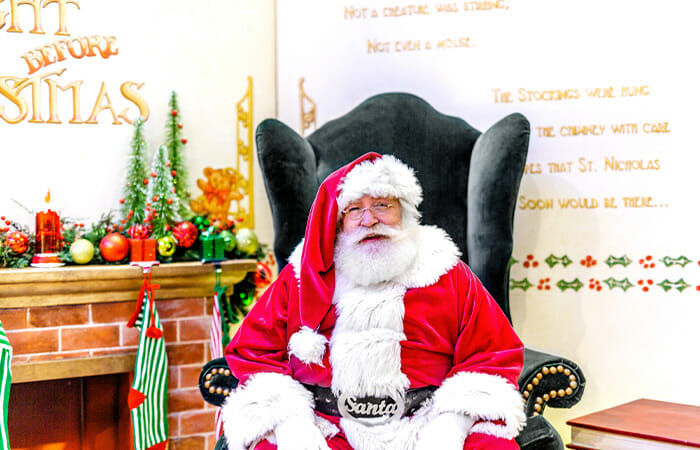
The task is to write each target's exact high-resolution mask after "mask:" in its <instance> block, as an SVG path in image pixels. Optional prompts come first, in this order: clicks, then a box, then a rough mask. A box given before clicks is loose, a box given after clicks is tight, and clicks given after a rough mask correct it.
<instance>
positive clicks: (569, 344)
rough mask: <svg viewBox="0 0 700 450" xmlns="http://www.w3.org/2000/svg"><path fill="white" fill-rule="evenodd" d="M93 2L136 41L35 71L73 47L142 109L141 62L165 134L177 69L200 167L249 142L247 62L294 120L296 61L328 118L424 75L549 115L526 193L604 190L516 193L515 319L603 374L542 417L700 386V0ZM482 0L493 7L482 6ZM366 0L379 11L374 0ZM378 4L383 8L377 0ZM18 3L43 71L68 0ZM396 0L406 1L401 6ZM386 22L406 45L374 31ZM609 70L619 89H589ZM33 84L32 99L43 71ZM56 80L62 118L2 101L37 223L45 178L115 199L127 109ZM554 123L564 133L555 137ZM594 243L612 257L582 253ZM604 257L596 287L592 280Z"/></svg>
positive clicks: (261, 216)
mask: <svg viewBox="0 0 700 450" xmlns="http://www.w3.org/2000/svg"><path fill="white" fill-rule="evenodd" d="M79 4H80V9H79V10H78V9H77V8H75V7H74V6H72V5H70V4H69V5H68V10H67V24H68V31H69V33H70V34H71V36H70V37H69V39H71V38H75V37H81V36H90V35H99V36H115V38H116V43H117V46H118V48H119V54H118V55H112V56H109V57H108V58H106V59H105V58H102V57H100V56H95V57H85V58H81V59H76V58H69V59H67V60H66V61H63V62H57V63H54V64H52V65H50V66H48V67H45V68H43V69H40V70H39V71H38V72H37V74H39V75H42V74H47V73H49V72H51V71H53V70H57V69H64V68H65V72H64V73H63V74H62V75H61V76H60V77H58V76H56V75H53V76H52V78H53V79H55V80H57V81H58V82H60V84H63V85H66V84H68V83H70V82H73V81H83V83H82V87H81V98H80V104H81V114H82V118H83V120H86V119H87V117H88V116H89V115H90V112H91V110H92V108H93V105H94V102H95V99H96V97H97V93H98V92H99V89H100V85H101V83H102V82H105V83H106V86H107V89H108V94H109V97H110V100H111V102H112V104H113V105H114V108H115V109H116V111H117V113H119V112H120V111H121V110H122V109H123V108H126V107H129V111H128V113H127V114H128V115H133V114H134V113H135V110H136V106H135V105H134V104H133V103H132V102H129V101H128V100H126V99H124V97H123V96H122V95H121V94H120V91H119V87H120V85H121V84H122V83H124V82H126V81H132V82H135V83H143V87H142V88H141V89H140V90H139V93H140V95H141V96H142V97H143V99H144V101H145V102H146V103H147V104H148V106H149V108H150V113H151V115H150V118H149V120H148V122H147V124H146V133H147V139H148V142H149V144H150V146H151V150H154V149H155V147H156V146H157V145H158V144H159V143H160V142H161V141H162V139H163V136H164V132H163V128H164V123H165V119H166V114H167V113H168V111H167V100H168V96H169V94H170V91H171V90H175V91H176V92H177V93H178V94H179V101H180V107H181V114H182V122H183V124H184V126H185V128H184V131H185V134H186V137H187V138H188V141H189V143H188V146H187V162H188V165H189V167H190V183H191V186H194V183H195V180H196V178H199V177H201V173H202V169H203V168H204V167H206V166H212V167H225V166H229V165H232V164H234V155H235V109H234V108H235V104H236V103H237V102H238V101H239V100H240V98H241V97H242V96H243V95H244V93H245V89H246V79H247V76H252V77H253V80H254V85H255V87H254V100H255V103H254V108H255V115H254V126H255V125H257V124H258V123H259V122H260V121H261V120H262V119H264V118H265V117H271V116H275V114H276V110H275V108H276V107H275V104H276V102H277V103H278V105H279V112H278V114H277V115H278V117H279V118H280V119H281V120H283V121H285V122H286V123H288V124H289V125H290V126H292V127H294V128H296V129H299V121H300V117H299V87H298V83H299V79H300V78H301V77H304V78H305V79H306V82H305V85H304V87H305V90H306V92H307V93H308V95H309V96H310V97H311V98H312V99H313V100H314V101H315V102H316V103H317V123H318V124H319V125H321V124H323V123H324V122H326V121H327V120H330V119H332V118H334V117H337V116H339V115H341V114H343V113H345V112H346V111H347V110H349V109H350V108H351V107H353V106H355V105H356V104H358V103H359V102H360V101H362V100H363V99H365V98H366V97H368V96H370V95H372V94H374V93H378V92H382V91H396V90H405V91H410V92H413V93H416V94H418V95H421V96H423V97H424V98H426V99H427V100H428V101H429V102H431V103H432V104H433V105H434V106H435V107H436V108H438V109H439V110H441V111H443V112H445V113H449V114H453V115H458V116H461V117H463V118H465V119H466V120H467V121H469V122H470V123H471V124H473V125H474V126H476V127H477V128H479V129H482V130H483V129H486V128H487V127H488V126H489V125H490V124H491V123H493V122H494V121H495V120H497V119H498V118H500V117H502V116H504V115H506V114H508V113H510V112H512V111H521V112H523V113H524V114H525V115H526V116H527V117H528V118H529V119H530V121H531V124H532V130H533V133H532V138H531V141H530V154H529V162H530V163H531V164H532V165H533V166H532V167H533V170H535V171H536V167H537V165H538V164H539V166H540V168H541V169H542V173H532V174H528V175H526V176H525V178H524V180H523V184H522V190H521V194H522V195H523V196H524V199H525V200H527V199H534V200H537V199H543V200H544V199H549V198H552V199H553V201H554V204H558V203H557V200H558V199H566V198H576V199H578V198H588V199H593V198H595V199H597V200H598V201H599V206H598V207H597V208H593V209H575V210H569V209H566V210H565V209H561V208H559V207H553V208H552V209H551V210H529V209H520V208H519V209H518V211H517V213H516V236H515V237H516V248H515V252H514V257H515V258H516V259H517V260H518V261H519V262H518V263H517V264H515V265H514V266H513V270H512V277H513V279H514V280H522V279H523V278H527V279H528V280H529V281H530V282H531V283H532V284H534V286H533V287H531V288H530V289H528V290H527V291H525V292H523V291H521V290H518V289H515V290H513V291H512V301H511V306H512V309H513V319H514V323H515V327H516V331H517V332H518V333H519V334H520V336H521V337H522V338H523V340H524V341H525V342H526V343H527V344H528V345H530V346H534V347H538V348H541V349H544V350H548V351H552V352H558V353H561V354H564V355H566V356H568V357H570V358H571V359H573V360H575V361H576V362H578V363H579V364H580V365H581V366H582V367H583V369H584V371H585V373H586V375H587V377H588V384H587V387H586V394H585V395H584V397H583V400H582V401H581V403H580V404H579V405H578V406H576V407H574V408H572V409H570V410H564V411H557V410H551V409H550V410H548V412H547V414H546V415H547V417H549V418H550V420H553V422H554V423H555V425H556V426H557V427H558V428H559V430H560V432H562V434H563V435H564V436H565V438H566V437H568V428H567V427H566V426H565V424H564V422H565V421H566V420H567V419H568V418H571V417H574V416H578V415H582V414H585V413H587V412H590V411H593V410H597V409H601V408H604V407H608V406H612V405H614V404H618V403H622V402H624V401H627V400H631V399H634V398H638V397H649V398H655V399H661V400H668V401H676V402H684V403H692V404H700V390H698V389H694V388H693V387H692V380H690V383H687V382H679V381H678V380H685V379H686V378H687V377H688V374H694V373H697V372H698V371H699V370H700V361H699V360H698V358H696V357H694V355H695V353H697V352H696V350H695V347H697V344H698V343H699V342H700V334H699V331H698V327H697V317H698V316H699V313H700V302H698V301H697V299H698V291H697V290H696V289H697V288H696V286H698V285H700V267H699V266H698V260H700V245H698V240H697V239H696V238H695V234H696V233H695V225H696V222H697V220H696V218H697V213H696V212H695V211H696V208H697V202H696V200H695V192H696V191H697V185H698V177H697V176H696V175H695V168H696V167H697V166H698V156H697V155H698V154H699V153H698V152H697V144H696V142H695V139H694V134H695V128H696V127H695V123H694V122H695V121H696V119H697V113H696V112H695V109H696V105H697V104H698V103H699V100H700V98H698V96H699V94H698V92H699V91H698V90H697V89H695V84H696V80H698V79H699V78H700V77H699V76H698V75H700V74H699V73H698V71H699V69H698V65H697V64H696V63H695V59H697V58H696V57H695V55H696V53H697V51H696V49H695V47H694V46H695V43H697V42H699V41H700V40H699V37H700V36H698V33H699V31H698V29H697V27H696V26H695V23H694V22H693V21H694V20H695V18H696V17H697V13H698V11H697V8H698V7H697V6H695V5H694V4H693V5H690V4H689V2H681V1H680V0H672V1H669V2H666V3H664V4H660V3H658V2H651V1H648V0H644V1H631V0H623V1H618V2H614V3H611V2H605V1H602V0H595V1H586V2H582V1H572V2H558V1H554V0H536V1H530V2H524V1H518V0H500V1H490V2H471V1H468V2H463V1H460V2H432V3H429V4H425V7H426V8H425V9H424V10H422V11H423V12H425V11H427V12H428V14H420V12H421V11H419V10H418V8H415V7H416V6H419V5H418V4H413V6H414V9H413V10H411V9H410V8H408V7H409V6H411V4H410V2H406V1H391V2H390V1H384V0H382V1H379V2H377V1H373V2H369V1H357V2H335V1H319V0H297V1H295V2H292V1H279V2H278V4H277V7H276V8H275V5H274V2H273V0H265V1H257V2H243V1H239V0H234V1H227V2H222V1H215V0H205V1H200V2H185V1H182V0H176V1H165V0H152V1H148V2H137V1H135V0H125V1H121V2H89V1H86V0H79ZM439 4H440V5H448V6H450V8H446V9H445V11H447V10H451V9H453V8H452V6H454V9H455V12H441V13H439V12H438V11H437V5H439ZM484 4H490V5H496V6H498V8H497V9H493V10H475V8H476V6H478V5H482V6H483V5H484ZM465 7H466V9H465ZM363 8H366V13H369V16H367V15H366V16H364V17H363V15H362V9H363ZM384 8H398V9H389V10H386V11H385V9H384ZM402 8H406V9H402ZM373 9H376V10H377V11H378V14H377V17H376V18H372V17H371V13H372V10H373ZM9 11H10V1H9V0H7V1H5V2H0V17H3V13H5V12H9ZM19 11H20V25H21V28H22V29H23V31H24V32H23V33H11V32H8V29H9V28H10V20H11V18H10V17H9V15H6V16H5V20H6V22H7V23H6V24H5V26H4V27H3V28H0V48H1V49H2V52H1V53H0V68H1V69H0V77H16V78H26V77H27V76H28V66H27V65H26V63H25V62H24V60H22V58H21V56H22V55H23V54H25V53H26V52H28V51H30V50H33V49H35V48H37V47H40V46H42V45H44V44H50V43H51V42H55V41H57V40H59V39H63V38H62V37H60V36H56V35H54V34H53V33H54V32H55V30H56V29H57V28H58V19H57V14H56V12H57V11H56V5H55V4H51V5H47V7H46V8H44V10H43V11H44V12H43V13H42V17H43V28H44V30H45V32H46V34H43V35H40V34H31V33H29V30H31V29H32V27H33V24H32V14H31V10H29V9H28V7H27V6H21V7H20V8H19ZM412 11H413V12H418V14H409V13H411V12H412ZM401 12H406V13H407V14H404V15H397V14H401ZM387 14H388V15H387ZM276 19H277V27H278V28H277V43H276V41H275V20H276ZM0 23H2V21H1V20H0ZM466 38H469V39H468V40H467V39H466ZM447 39H452V42H453V43H454V42H457V43H459V42H460V41H461V42H462V43H465V42H468V44H469V46H468V47H452V48H443V49H439V50H438V49H437V48H436V46H437V43H438V42H439V41H445V40H447ZM406 41H421V44H419V45H418V46H416V45H415V44H412V45H413V47H412V48H419V50H413V51H402V52H398V51H397V49H402V48H403V49H406V48H410V47H411V45H409V47H402V43H405V42H406ZM385 42H388V43H389V45H388V46H384V45H379V44H383V43H385ZM397 42H399V44H397ZM426 42H431V46H432V49H431V50H426V45H425V44H426ZM370 44H371V45H370ZM275 45H277V49H275ZM397 45H398V47H397ZM380 48H381V49H386V50H387V51H386V52H379V51H378V49H380ZM275 51H277V53H278V55H279V59H278V61H277V65H275ZM276 80H278V82H277V83H276ZM6 83H7V82H6ZM9 83H10V85H11V86H14V84H13V83H14V82H13V81H10V82H9ZM44 83H45V82H44ZM634 86H636V87H644V86H646V87H647V88H646V89H645V90H643V91H642V93H648V95H641V96H637V97H627V98H623V97H622V88H623V87H634ZM610 87H612V88H613V89H612V90H611V91H608V92H610V93H612V94H613V95H615V98H593V97H588V96H587V94H586V91H587V90H588V89H595V88H610ZM521 88H523V89H527V90H535V91H551V90H566V89H577V90H578V91H579V93H580V94H581V98H578V99H573V100H560V101H534V100H526V101H521V100H520V99H519V98H520V97H519V94H520V89H521ZM495 90H499V91H498V92H500V93H503V92H511V93H512V96H511V99H512V102H510V103H506V102H503V101H501V100H502V99H503V97H499V101H498V102H497V101H496V97H495V93H496V91H495ZM602 92H605V91H602ZM21 95H22V96H23V97H24V98H26V99H27V101H28V102H29V104H30V105H31V89H30V88H26V89H25V90H24V91H23V92H22V93H21ZM48 95H49V94H48V87H47V86H46V84H43V85H42V97H41V103H40V110H41V116H42V118H43V120H47V119H48V114H49V104H48ZM59 96H60V97H59V101H60V103H59V105H58V107H57V112H58V114H59V117H60V119H61V120H62V122H63V123H61V124H47V123H30V122H29V119H30V118H31V113H30V114H29V117H27V118H26V119H25V120H23V121H21V122H20V123H17V124H9V123H7V121H4V120H2V119H0V139H2V147H1V148H2V153H1V154H2V160H1V161H0V215H4V216H8V217H11V218H13V219H15V220H18V221H20V222H25V223H32V220H31V216H29V215H28V214H26V213H25V212H24V211H23V210H22V209H21V208H19V207H18V206H17V205H16V204H15V203H13V202H12V201H11V199H16V200H17V201H19V202H21V203H22V204H24V205H26V206H27V207H29V208H34V209H36V208H39V207H40V206H41V201H42V199H43V196H44V194H45V191H46V189H47V188H48V187H50V188H51V191H52V194H53V196H54V201H55V202H56V203H57V204H58V205H60V209H61V210H62V213H63V214H64V215H65V216H70V217H74V218H84V219H85V220H86V221H88V220H93V219H95V218H96V217H97V216H99V214H100V213H101V212H103V211H106V210H108V209H110V208H116V207H117V206H118V199H119V198H120V190H121V183H122V180H123V175H124V167H125V159H126V155H127V154H128V151H129V142H130V140H131V135H132V131H131V127H129V126H128V125H112V124H111V122H112V118H111V114H110V113H109V111H103V112H101V113H100V114H98V123H97V124H69V123H68V121H69V120H70V118H71V117H72V106H71V105H70V103H64V102H68V100H67V99H68V98H70V97H69V96H68V95H67V94H59ZM0 108H4V110H3V111H4V113H5V114H6V115H7V116H9V117H14V116H16V115H17V109H16V107H15V106H14V104H13V103H12V102H10V101H9V100H8V99H7V97H6V96H3V95H2V94H0ZM625 123H635V124H637V125H638V133H636V134H628V135H620V134H613V133H611V128H610V127H611V125H612V124H625ZM645 123H653V124H657V123H668V130H670V132H669V133H654V134H647V133H645V132H644V130H643V126H644V124H645ZM592 124H604V125H606V126H607V127H608V128H607V131H606V132H604V134H603V135H601V136H578V137H569V136H562V127H567V126H572V125H580V126H582V125H592ZM549 127H551V128H552V130H553V132H554V135H555V137H544V133H545V132H544V129H545V128H549ZM540 130H542V131H540ZM540 133H542V134H540ZM427 151H429V149H427ZM606 157H608V158H610V157H615V158H617V159H618V160H623V161H636V160H641V161H642V163H641V164H642V165H643V166H649V164H651V165H652V166H657V165H658V167H659V169H654V168H652V169H648V170H630V171H610V170H608V171H606V170H605V158H606ZM579 158H585V159H586V161H593V164H594V166H593V167H595V168H596V169H597V172H590V171H588V172H585V173H584V172H580V171H577V170H578V167H579V166H578V161H579ZM656 160H658V164H657V163H655V162H654V161H656ZM568 161H571V162H572V171H571V172H557V173H555V172H551V173H550V171H549V170H550V169H549V167H550V163H564V165H563V167H568V164H566V163H567V162H568ZM649 161H651V163H649ZM586 167H591V166H586ZM193 189H196V188H193ZM255 189H256V191H255V198H256V231H257V232H258V234H259V236H260V238H261V240H262V241H263V242H267V243H270V244H271V243H272V225H271V219H270V215H269V211H268V208H267V204H266V201H265V194H264V189H263V186H262V182H261V180H260V177H259V174H258V172H256V179H255ZM606 197H607V198H615V199H616V200H615V202H616V203H615V204H616V205H617V206H618V208H617V209H611V208H604V198H606ZM624 197H652V199H653V200H652V202H649V204H650V205H652V204H653V205H655V206H654V207H640V208H632V207H623V206H624ZM523 204H526V203H523ZM529 254H532V255H533V260H536V261H537V262H538V266H537V267H536V268H533V267H532V266H531V267H529V268H526V267H525V266H524V264H523V262H524V261H526V258H527V255H529ZM550 254H553V255H555V256H558V257H561V256H562V255H567V256H568V257H569V258H570V259H571V260H572V261H573V262H572V263H571V264H569V265H568V266H566V267H563V266H562V265H561V264H559V265H556V266H554V267H552V268H550V267H549V266H548V265H547V264H546V262H545V258H547V256H549V255H550ZM611 255H612V256H617V257H619V256H622V255H627V256H628V257H629V258H630V259H631V260H632V263H631V264H630V265H628V266H627V267H623V266H620V265H615V266H612V267H609V266H607V265H606V264H605V263H604V261H605V260H606V259H607V258H608V256H611ZM586 256H591V258H593V259H595V260H596V262H597V263H596V265H594V266H591V267H585V266H582V265H581V264H580V261H581V260H582V259H585V258H586ZM646 256H651V257H652V261H653V262H654V263H655V267H654V268H653V269H651V268H646V269H645V268H644V265H643V264H640V263H639V260H640V259H644V258H645V257H646ZM666 256H669V257H672V258H677V257H679V256H685V257H687V258H688V259H690V260H691V262H690V263H689V264H687V265H685V266H683V267H681V266H679V265H672V266H670V267H666V266H665V265H664V264H663V262H662V259H663V258H664V257H666ZM546 278H549V279H550V283H549V286H550V289H549V290H545V289H542V290H538V289H537V285H538V284H539V280H544V279H546ZM575 278H578V279H580V280H581V281H582V282H583V283H584V286H583V287H582V288H581V289H580V290H578V291H574V290H572V289H566V290H561V289H560V288H558V287H557V286H556V282H557V281H559V280H564V281H571V280H573V279H575ZM591 278H592V279H594V282H595V281H597V282H598V283H599V284H600V286H601V290H600V291H597V290H594V289H589V280H590V279H591ZM624 278H627V279H628V280H630V281H631V283H632V284H633V285H634V287H632V288H629V289H627V290H626V291H623V290H622V289H621V288H620V287H614V288H612V289H611V288H610V287H609V286H608V285H607V284H606V283H605V282H604V280H610V279H614V280H622V279H624ZM649 279H651V280H652V281H653V283H654V284H653V286H651V289H650V290H649V292H644V291H643V290H642V288H641V286H639V285H638V284H637V281H638V280H643V281H644V282H646V280H649ZM680 279H683V280H684V281H685V282H687V283H688V284H689V287H688V288H687V289H685V290H683V291H682V292H679V291H678V290H677V289H675V288H672V289H670V290H669V291H668V292H664V290H663V289H662V288H661V287H660V286H658V284H659V283H663V281H664V280H668V281H673V282H676V281H678V280H680ZM543 287H544V285H543ZM594 287H595V284H594ZM688 386H690V388H689V387H688Z"/></svg>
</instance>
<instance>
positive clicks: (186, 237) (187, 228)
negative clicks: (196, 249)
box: [173, 222, 199, 248]
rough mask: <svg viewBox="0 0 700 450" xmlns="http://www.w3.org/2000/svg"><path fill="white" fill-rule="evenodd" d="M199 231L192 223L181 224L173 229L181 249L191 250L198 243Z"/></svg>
mask: <svg viewBox="0 0 700 450" xmlns="http://www.w3.org/2000/svg"><path fill="white" fill-rule="evenodd" d="M198 234H199V230H198V229H197V227H196V226H195V225H194V224H193V223H192V222H180V223H178V224H177V225H175V228H173V237H174V238H175V239H176V240H177V243H178V245H179V246H180V247H184V248H190V247H192V245H193V244H194V243H195V242H196V241H197V235H198Z"/></svg>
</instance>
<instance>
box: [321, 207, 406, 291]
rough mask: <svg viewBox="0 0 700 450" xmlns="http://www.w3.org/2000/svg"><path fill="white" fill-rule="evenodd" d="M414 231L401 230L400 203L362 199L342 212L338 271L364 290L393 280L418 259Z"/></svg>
mask: <svg viewBox="0 0 700 450" xmlns="http://www.w3.org/2000/svg"><path fill="white" fill-rule="evenodd" d="M413 228H416V227H415V226H414V227H408V229H404V227H403V226H402V223H401V206H400V205H399V201H398V200H397V199H391V198H376V197H370V196H368V195H365V196H363V197H362V198H361V199H359V200H358V201H357V202H353V203H351V204H350V205H349V206H348V207H347V208H345V209H344V210H343V218H342V230H341V231H340V233H338V236H337V239H336V243H335V254H334V259H335V263H336V270H337V271H338V273H340V274H342V275H343V276H344V277H346V278H348V279H350V280H352V281H353V282H354V283H355V284H359V285H363V286H366V285H370V284H373V283H378V282H382V281H387V280H391V279H393V278H394V277H396V276H398V275H399V274H401V273H402V272H404V271H405V270H406V268H407V267H409V266H410V264H412V262H413V260H414V258H415V254H416V247H415V242H414V239H413V238H414V235H413V233H411V230H412V229H413Z"/></svg>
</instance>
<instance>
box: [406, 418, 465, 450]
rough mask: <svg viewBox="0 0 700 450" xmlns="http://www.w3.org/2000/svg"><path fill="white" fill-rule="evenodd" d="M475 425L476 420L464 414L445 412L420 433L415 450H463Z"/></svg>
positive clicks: (426, 425) (432, 420)
mask: <svg viewBox="0 0 700 450" xmlns="http://www.w3.org/2000/svg"><path fill="white" fill-rule="evenodd" d="M472 425H474V419H472V418H471V417H469V416H465V415H463V414H456V413H451V412H445V413H442V414H439V415H438V416H436V417H433V418H432V419H430V420H429V421H428V423H426V424H425V426H424V427H423V429H422V430H420V431H419V432H418V440H417V442H416V446H415V448H414V449H415V450H431V449H436V448H439V449H444V450H452V449H454V450H461V449H462V448H464V440H465V439H466V438H467V434H468V433H469V430H470V429H471V427H472Z"/></svg>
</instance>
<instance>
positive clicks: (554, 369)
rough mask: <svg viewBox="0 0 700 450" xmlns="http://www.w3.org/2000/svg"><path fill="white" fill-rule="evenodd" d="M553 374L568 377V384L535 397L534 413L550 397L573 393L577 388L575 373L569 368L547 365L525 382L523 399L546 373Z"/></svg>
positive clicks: (538, 412) (540, 409) (538, 411)
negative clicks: (565, 386) (563, 387)
mask: <svg viewBox="0 0 700 450" xmlns="http://www.w3.org/2000/svg"><path fill="white" fill-rule="evenodd" d="M555 374H564V375H566V376H567V377H569V386H568V387H567V388H566V389H559V390H554V389H552V390H551V391H549V392H548V393H546V394H544V395H542V396H541V397H537V398H535V405H534V407H533V408H534V410H535V413H534V414H535V415H539V414H540V413H541V412H542V411H543V409H544V403H545V402H548V401H550V400H552V399H555V398H557V397H562V398H563V397H567V396H571V395H573V393H574V391H575V390H576V388H578V380H577V378H576V375H575V374H574V373H572V372H571V369H567V368H565V367H564V366H562V365H558V366H549V367H543V368H542V369H541V370H540V371H539V372H538V373H537V375H535V376H534V377H533V378H532V380H530V383H528V384H527V386H526V387H525V392H523V398H524V399H525V401H527V399H528V398H530V395H531V393H532V391H533V390H534V389H535V386H537V385H539V384H540V382H541V381H542V380H543V378H544V377H545V376H547V375H555Z"/></svg>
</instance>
